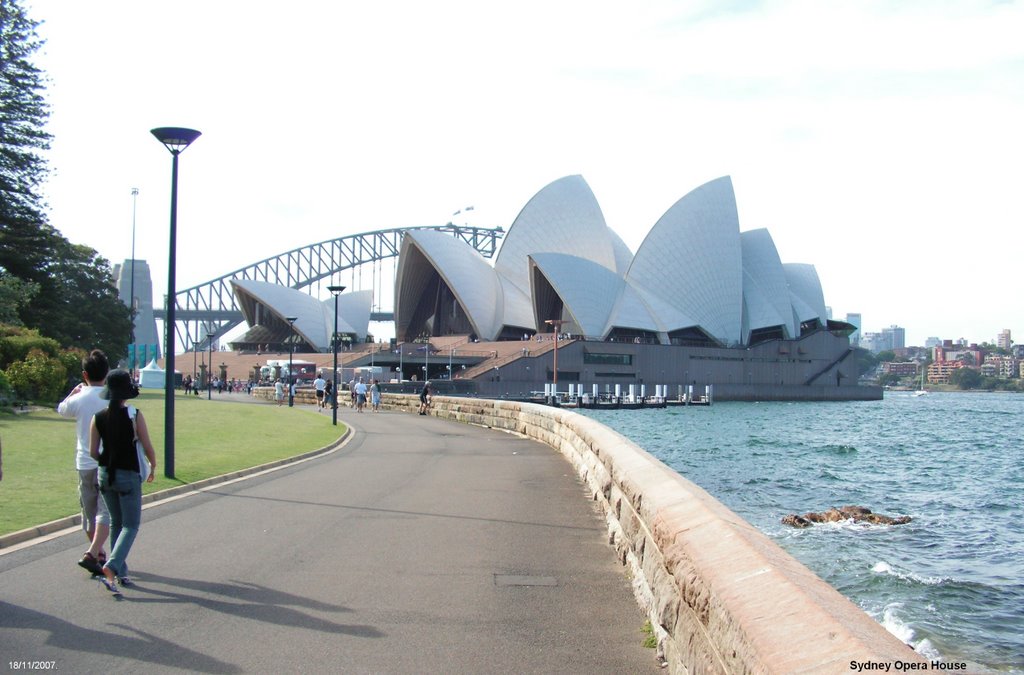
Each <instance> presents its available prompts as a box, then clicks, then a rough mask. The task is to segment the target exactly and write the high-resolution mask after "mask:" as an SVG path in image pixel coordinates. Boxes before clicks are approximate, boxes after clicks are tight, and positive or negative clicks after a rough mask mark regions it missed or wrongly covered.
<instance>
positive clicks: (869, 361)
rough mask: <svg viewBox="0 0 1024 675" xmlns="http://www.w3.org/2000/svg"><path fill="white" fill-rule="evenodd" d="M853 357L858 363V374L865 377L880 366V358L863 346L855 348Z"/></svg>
mask: <svg viewBox="0 0 1024 675" xmlns="http://www.w3.org/2000/svg"><path fill="white" fill-rule="evenodd" d="M853 359H854V362H855V363H856V364H857V376H858V377H863V376H864V375H866V374H867V373H870V372H871V371H872V370H874V369H875V368H876V367H878V359H877V358H876V357H875V355H874V354H872V353H871V352H869V351H868V350H866V349H864V348H863V347H854V348H853Z"/></svg>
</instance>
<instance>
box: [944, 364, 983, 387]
mask: <svg viewBox="0 0 1024 675" xmlns="http://www.w3.org/2000/svg"><path fill="white" fill-rule="evenodd" d="M981 380H982V378H981V373H979V372H978V371H977V370H975V369H973V368H957V369H956V370H954V371H953V372H952V373H950V375H949V382H950V384H955V385H956V386H957V387H958V388H959V389H977V388H979V387H980V386H981Z"/></svg>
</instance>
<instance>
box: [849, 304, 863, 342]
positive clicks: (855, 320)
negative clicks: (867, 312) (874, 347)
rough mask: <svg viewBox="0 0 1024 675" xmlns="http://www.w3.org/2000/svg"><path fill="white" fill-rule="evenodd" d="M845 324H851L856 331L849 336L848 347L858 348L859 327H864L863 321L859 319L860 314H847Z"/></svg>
mask: <svg viewBox="0 0 1024 675" xmlns="http://www.w3.org/2000/svg"><path fill="white" fill-rule="evenodd" d="M846 323H849V324H852V325H854V326H856V327H857V330H855V331H853V333H851V334H850V346H851V347H859V346H860V327H861V326H863V325H864V323H863V319H862V318H861V315H860V312H858V313H856V314H847V315H846Z"/></svg>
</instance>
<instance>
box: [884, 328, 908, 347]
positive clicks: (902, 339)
mask: <svg viewBox="0 0 1024 675" xmlns="http://www.w3.org/2000/svg"><path fill="white" fill-rule="evenodd" d="M882 342H883V343H884V344H885V345H886V348H887V349H903V348H904V347H906V346H907V344H906V342H907V331H906V330H905V329H903V328H900V327H899V326H896V325H892V326H889V327H888V328H883V329H882Z"/></svg>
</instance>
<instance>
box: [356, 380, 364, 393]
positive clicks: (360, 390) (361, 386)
mask: <svg viewBox="0 0 1024 675" xmlns="http://www.w3.org/2000/svg"><path fill="white" fill-rule="evenodd" d="M356 393H357V394H362V395H363V396H366V384H365V383H364V382H360V383H359V384H357V385H356Z"/></svg>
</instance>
